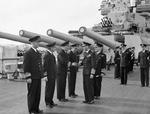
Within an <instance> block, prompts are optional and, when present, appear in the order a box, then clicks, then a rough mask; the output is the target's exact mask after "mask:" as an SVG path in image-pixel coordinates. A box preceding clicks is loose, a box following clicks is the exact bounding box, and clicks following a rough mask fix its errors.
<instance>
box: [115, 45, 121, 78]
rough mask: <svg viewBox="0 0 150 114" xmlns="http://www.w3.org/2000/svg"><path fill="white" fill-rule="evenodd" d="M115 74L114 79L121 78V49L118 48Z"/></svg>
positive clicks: (116, 50)
mask: <svg viewBox="0 0 150 114" xmlns="http://www.w3.org/2000/svg"><path fill="white" fill-rule="evenodd" d="M114 53H115V57H114V62H115V72H114V78H120V47H119V46H117V47H116V49H115V52H114Z"/></svg>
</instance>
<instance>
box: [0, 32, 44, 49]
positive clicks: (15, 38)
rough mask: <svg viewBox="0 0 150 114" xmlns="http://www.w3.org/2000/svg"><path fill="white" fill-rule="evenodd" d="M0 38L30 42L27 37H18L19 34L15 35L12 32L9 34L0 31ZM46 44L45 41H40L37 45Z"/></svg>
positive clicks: (42, 45)
mask: <svg viewBox="0 0 150 114" xmlns="http://www.w3.org/2000/svg"><path fill="white" fill-rule="evenodd" d="M0 38H3V39H8V40H13V41H17V42H21V43H26V44H30V42H29V40H28V39H27V38H24V37H20V36H17V35H13V34H9V33H4V32H0ZM46 44H47V43H44V42H40V44H39V45H40V46H41V47H45V46H46Z"/></svg>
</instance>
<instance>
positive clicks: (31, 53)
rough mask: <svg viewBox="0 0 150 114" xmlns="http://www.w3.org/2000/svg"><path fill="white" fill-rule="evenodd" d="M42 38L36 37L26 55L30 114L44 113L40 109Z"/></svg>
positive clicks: (32, 39) (25, 64)
mask: <svg viewBox="0 0 150 114" xmlns="http://www.w3.org/2000/svg"><path fill="white" fill-rule="evenodd" d="M40 39H41V38H40V36H35V37H33V38H31V39H29V41H30V42H31V45H32V47H31V48H30V49H29V50H28V51H27V52H26V53H25V54H24V61H23V68H24V73H25V76H26V79H27V88H28V95H27V99H28V100H27V101H28V110H29V113H30V114H37V113H42V112H43V111H42V110H40V109H39V104H40V96H41V78H42V77H43V68H42V58H41V54H40V53H39V51H38V50H37V48H38V47H39V42H40Z"/></svg>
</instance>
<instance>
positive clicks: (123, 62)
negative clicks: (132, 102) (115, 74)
mask: <svg viewBox="0 0 150 114" xmlns="http://www.w3.org/2000/svg"><path fill="white" fill-rule="evenodd" d="M121 46H122V47H121V48H122V49H121V54H120V76H121V84H123V85H126V84H127V78H128V77H127V74H128V68H127V67H128V65H129V60H130V54H129V52H128V50H127V49H126V44H121Z"/></svg>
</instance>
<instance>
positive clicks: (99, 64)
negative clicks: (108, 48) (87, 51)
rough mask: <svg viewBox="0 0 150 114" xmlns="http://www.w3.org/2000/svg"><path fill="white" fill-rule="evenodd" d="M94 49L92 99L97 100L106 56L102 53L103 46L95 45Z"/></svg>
mask: <svg viewBox="0 0 150 114" xmlns="http://www.w3.org/2000/svg"><path fill="white" fill-rule="evenodd" d="M96 45H97V47H95V52H96V53H95V59H96V60H95V73H94V83H93V84H94V97H95V99H99V98H100V95H101V86H102V84H101V83H102V76H101V72H102V69H103V68H104V66H106V55H105V54H104V53H103V45H102V44H100V43H98V42H97V43H96Z"/></svg>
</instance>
